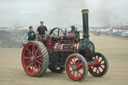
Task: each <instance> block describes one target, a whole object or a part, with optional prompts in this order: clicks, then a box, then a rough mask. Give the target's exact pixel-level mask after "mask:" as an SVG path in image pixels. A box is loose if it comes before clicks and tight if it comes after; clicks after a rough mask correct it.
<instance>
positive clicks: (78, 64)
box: [65, 54, 88, 81]
mask: <svg viewBox="0 0 128 85" xmlns="http://www.w3.org/2000/svg"><path fill="white" fill-rule="evenodd" d="M65 67H66V72H67V75H68V76H69V78H71V79H72V80H75V81H78V80H84V79H85V78H86V76H87V73H88V65H87V62H86V60H85V58H84V57H83V56H82V55H80V54H71V55H70V56H69V57H68V58H67V60H66V66H65Z"/></svg>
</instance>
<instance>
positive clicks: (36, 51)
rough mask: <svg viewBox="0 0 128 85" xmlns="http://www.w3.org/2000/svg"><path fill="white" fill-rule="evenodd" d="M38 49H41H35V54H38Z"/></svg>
mask: <svg viewBox="0 0 128 85" xmlns="http://www.w3.org/2000/svg"><path fill="white" fill-rule="evenodd" d="M38 51H39V48H37V49H36V51H35V56H36V55H37V53H38Z"/></svg>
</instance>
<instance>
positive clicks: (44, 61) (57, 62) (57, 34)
mask: <svg viewBox="0 0 128 85" xmlns="http://www.w3.org/2000/svg"><path fill="white" fill-rule="evenodd" d="M82 16H83V39H80V32H79V31H77V30H76V29H75V27H74V26H72V29H71V31H69V32H66V31H63V30H62V29H61V28H58V27H56V28H53V29H52V30H51V31H49V34H48V35H47V36H45V39H44V38H42V39H38V40H35V41H31V42H28V43H27V44H26V45H25V46H24V48H23V51H22V65H23V68H24V70H25V72H26V73H27V74H28V75H29V76H34V77H39V76H41V75H43V74H44V73H45V72H46V70H47V68H49V69H50V70H51V71H52V72H55V73H62V72H64V71H65V70H66V73H67V75H68V77H69V78H71V79H72V80H75V81H79V80H84V79H85V78H86V77H87V73H88V71H89V72H90V74H92V75H93V76H94V77H101V76H103V75H105V73H106V72H107V71H108V67H109V65H108V60H107V58H106V57H105V56H104V55H103V54H102V53H100V52H96V51H95V46H94V44H93V42H91V41H90V40H89V27H88V9H83V10H82ZM44 41H45V42H44Z"/></svg>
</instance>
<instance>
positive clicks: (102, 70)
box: [89, 52, 109, 77]
mask: <svg viewBox="0 0 128 85" xmlns="http://www.w3.org/2000/svg"><path fill="white" fill-rule="evenodd" d="M93 59H94V64H93V65H91V66H90V68H89V72H90V73H91V74H92V75H93V76H94V77H102V76H103V75H105V74H106V73H107V71H108V68H109V63H108V60H107V58H106V57H105V56H104V55H103V54H101V53H99V52H95V53H94V56H93Z"/></svg>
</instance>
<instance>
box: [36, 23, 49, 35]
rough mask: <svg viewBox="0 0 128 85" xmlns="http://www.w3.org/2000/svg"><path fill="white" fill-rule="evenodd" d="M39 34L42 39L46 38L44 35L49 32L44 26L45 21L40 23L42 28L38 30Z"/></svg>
mask: <svg viewBox="0 0 128 85" xmlns="http://www.w3.org/2000/svg"><path fill="white" fill-rule="evenodd" d="M37 32H38V34H39V35H40V36H41V37H44V35H45V34H46V33H47V32H48V30H47V27H46V26H44V22H43V21H40V26H39V27H38V28H37Z"/></svg>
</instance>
